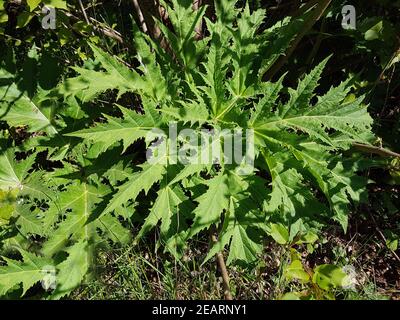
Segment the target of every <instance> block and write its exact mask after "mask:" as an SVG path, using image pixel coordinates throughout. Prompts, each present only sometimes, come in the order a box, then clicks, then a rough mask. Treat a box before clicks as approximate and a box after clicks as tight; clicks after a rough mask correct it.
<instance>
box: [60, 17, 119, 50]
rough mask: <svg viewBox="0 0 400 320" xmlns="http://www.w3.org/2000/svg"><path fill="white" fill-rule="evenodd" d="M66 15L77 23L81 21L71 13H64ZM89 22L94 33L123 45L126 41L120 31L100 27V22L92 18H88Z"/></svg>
mask: <svg viewBox="0 0 400 320" xmlns="http://www.w3.org/2000/svg"><path fill="white" fill-rule="evenodd" d="M64 14H65V15H66V16H67V17H68V18H70V19H72V20H75V21H79V20H81V19H80V18H78V17H76V16H74V15H73V14H71V13H69V12H64ZM88 20H89V24H90V25H91V26H92V27H93V28H94V31H96V32H98V33H101V34H103V35H105V36H106V37H109V38H112V39H114V40H116V41H118V42H119V43H121V44H123V43H124V39H123V38H122V36H121V34H120V33H119V32H118V31H116V30H114V29H111V28H109V27H107V28H105V27H102V26H100V22H98V21H97V20H95V19H93V18H91V17H90V18H89V17H88ZM90 22H91V23H90ZM94 24H95V25H94Z"/></svg>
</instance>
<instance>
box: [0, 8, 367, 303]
mask: <svg viewBox="0 0 400 320" xmlns="http://www.w3.org/2000/svg"><path fill="white" fill-rule="evenodd" d="M171 3H172V7H170V6H169V5H168V4H166V3H164V5H165V7H167V8H168V9H169V10H168V11H169V19H170V21H171V24H172V27H170V28H167V27H166V26H165V25H163V24H162V23H159V27H160V29H161V31H162V33H163V36H164V38H165V43H167V44H168V45H167V46H160V45H159V44H158V43H157V42H155V41H153V40H151V39H150V38H149V37H148V36H147V35H145V34H143V33H141V32H139V31H138V30H137V29H135V31H134V39H135V40H134V41H135V48H136V50H137V54H136V59H137V62H138V63H137V65H138V66H137V67H136V68H133V67H132V68H131V67H128V66H127V64H123V63H121V61H120V60H119V59H117V58H115V57H113V56H112V55H110V54H109V53H106V52H105V51H103V50H102V49H100V48H99V47H98V46H95V45H93V44H90V48H91V50H92V51H93V54H94V60H95V62H96V63H95V64H90V63H87V64H85V67H78V66H76V67H74V68H73V69H74V70H75V71H76V73H77V76H75V77H72V78H68V79H65V80H63V81H62V82H61V83H60V84H59V85H57V87H55V88H54V89H52V90H45V89H43V88H41V86H40V85H38V86H36V87H35V90H30V91H28V90H23V89H22V87H21V86H20V77H17V76H16V74H18V72H17V71H16V70H14V71H12V70H13V68H14V69H15V66H14V67H9V66H8V67H6V64H3V69H2V71H1V73H2V78H3V79H4V81H3V83H2V86H1V87H0V96H1V102H0V107H1V115H2V118H1V120H3V121H6V123H7V125H8V128H11V127H12V128H21V127H22V128H26V130H27V131H28V132H29V133H30V134H31V137H30V138H29V139H27V140H26V141H25V142H23V143H22V144H19V145H16V146H15V145H14V146H13V145H11V144H10V142H9V141H10V139H8V140H7V139H3V140H2V151H1V155H0V190H1V191H0V192H1V193H0V197H1V198H0V199H1V209H0V210H1V211H0V226H1V245H2V249H1V250H2V255H3V258H2V260H3V263H2V264H3V266H1V267H0V295H5V294H10V293H12V292H14V291H15V292H17V293H19V294H20V295H24V294H26V292H27V290H28V289H29V288H31V287H32V286H34V285H35V284H36V283H38V282H39V281H42V284H44V286H45V284H46V283H49V281H47V282H46V281H45V280H46V279H47V280H48V276H49V275H48V273H46V270H49V266H50V267H53V268H54V273H55V275H56V280H57V281H56V285H55V286H54V283H53V286H52V285H49V286H48V289H49V290H48V293H47V295H48V296H49V297H50V298H60V297H63V296H65V295H67V294H68V293H70V292H71V291H72V290H73V289H74V288H75V287H76V286H78V285H79V284H80V283H81V282H82V281H83V280H84V278H85V276H87V275H88V274H89V273H90V271H91V270H92V269H93V263H94V262H95V260H94V257H95V255H94V252H95V250H97V249H98V248H99V247H108V246H110V245H114V244H121V243H122V244H124V243H130V242H131V243H132V242H134V243H137V242H138V241H140V240H141V239H142V238H143V237H145V235H146V234H147V233H148V232H149V231H150V230H152V229H154V228H159V232H160V244H161V245H162V246H163V247H164V248H165V250H166V251H168V252H170V253H171V254H173V255H174V256H175V258H177V259H179V258H180V256H181V255H182V254H183V253H184V251H185V247H186V244H187V242H188V241H190V239H193V238H194V237H198V236H201V235H202V234H205V232H206V230H208V229H215V230H217V231H218V241H217V242H216V243H215V244H214V245H213V246H212V247H211V249H210V251H209V253H208V255H207V257H206V259H205V260H208V259H210V258H211V257H212V256H213V255H214V254H215V253H217V252H218V251H220V250H223V249H224V248H228V249H229V256H228V263H233V262H235V261H241V262H245V263H253V262H256V261H257V259H258V257H259V255H260V254H261V253H262V250H263V242H264V240H265V239H267V238H268V237H269V236H272V237H273V238H274V239H275V240H276V241H277V242H279V243H287V242H292V241H295V239H298V238H299V237H301V236H302V235H304V234H306V233H308V232H317V230H319V229H320V228H321V227H323V226H324V225H326V224H328V223H330V221H332V220H334V221H336V222H338V223H339V224H340V225H341V226H342V227H343V229H346V228H347V220H348V212H349V208H350V206H351V205H352V203H353V202H359V201H363V200H365V195H364V191H365V185H366V182H367V181H366V180H365V179H364V178H363V177H362V176H360V175H358V174H357V172H358V171H360V170H361V169H363V168H364V167H365V165H366V164H365V161H364V160H363V159H362V158H361V157H359V156H356V155H352V154H351V153H346V152H345V151H347V150H349V149H350V147H351V145H352V143H354V142H359V143H366V144H368V143H369V142H370V141H371V137H372V134H371V132H370V126H371V123H372V120H371V117H370V116H369V115H368V112H367V109H366V106H365V105H363V103H362V102H363V97H360V98H357V99H354V98H351V96H350V95H349V92H350V84H349V81H345V82H343V83H341V84H340V85H338V86H337V87H332V88H331V89H330V90H329V91H328V92H326V93H325V94H324V95H322V96H316V93H315V91H316V88H317V87H318V81H319V80H320V78H321V74H322V72H323V70H324V67H325V65H326V63H327V61H328V59H327V60H324V61H323V62H321V63H320V64H319V65H318V66H317V67H316V68H315V69H313V70H312V71H311V72H310V73H309V74H307V75H306V76H304V78H302V79H301V80H300V81H299V83H298V86H297V87H296V88H284V85H283V83H284V78H285V77H286V76H287V75H285V76H284V77H282V78H281V79H280V80H278V81H276V82H271V81H266V82H265V81H262V79H263V75H264V73H265V72H266V71H267V70H268V69H269V68H270V67H271V66H272V65H273V63H274V62H275V61H276V59H277V58H278V57H279V56H280V55H281V54H282V53H284V51H285V49H286V48H287V46H288V45H290V41H291V40H292V38H293V36H294V35H295V30H296V29H297V27H298V25H299V23H301V22H302V20H301V19H297V20H293V21H290V19H286V20H284V21H282V22H280V23H278V24H276V25H275V26H273V27H271V28H269V29H267V30H263V29H262V28H260V27H261V25H262V23H263V20H264V18H265V12H264V10H255V11H250V9H249V7H248V6H245V7H244V8H238V7H235V6H234V3H233V2H232V1H216V3H215V10H216V18H215V19H213V21H211V20H210V19H208V18H207V17H205V16H204V13H205V7H201V8H200V9H199V10H197V11H193V9H192V7H191V1H187V0H173V1H171ZM201 21H203V22H204V24H205V26H206V30H207V36H206V37H204V38H203V39H201V40H198V39H196V30H195V28H196V26H197V25H199V23H200V22H201ZM261 30H263V31H261ZM195 39H196V40H195ZM29 57H30V59H29V62H30V63H28V65H26V66H25V67H24V68H29V67H31V66H32V62H35V61H36V62H37V61H39V55H38V53H37V50H36V49H35V48H33V49H32V50H31V51H30V53H29ZM94 65H96V66H99V65H100V66H101V67H94ZM111 91H112V92H117V93H118V97H121V96H123V95H124V94H126V93H128V94H133V95H134V97H135V99H134V101H135V103H134V104H133V105H125V106H121V105H119V104H117V103H114V104H112V105H111V106H109V105H108V106H107V105H104V103H102V102H101V101H100V100H101V99H99V98H100V96H103V97H104V94H105V93H107V92H111ZM171 123H174V124H175V125H176V126H177V128H178V129H179V130H182V129H192V130H201V129H204V128H207V129H213V128H220V129H228V130H235V129H241V130H253V132H254V148H255V163H254V170H253V171H251V172H248V174H246V175H243V174H240V169H241V167H242V165H241V164H230V163H225V162H224V161H223V158H221V159H222V160H221V159H220V160H221V161H219V162H218V163H210V164H190V163H189V164H186V165H184V164H182V163H178V162H174V161H166V162H165V161H164V162H157V161H156V162H149V161H146V159H145V157H144V153H145V148H144V147H145V146H150V145H152V148H153V151H154V152H156V151H157V150H156V149H157V148H158V146H160V144H158V145H157V144H154V143H153V142H154V141H152V139H151V138H149V137H152V136H151V134H149V133H151V132H152V130H154V129H155V128H158V129H163V130H165V128H167V127H168V126H169V125H170V124H171ZM10 130H11V129H10ZM10 130H9V131H10ZM166 132H168V130H167V131H166ZM3 136H5V137H7V131H6V130H3ZM170 140H171V137H169V136H168V134H167V135H166V136H165V137H163V143H164V144H165V143H166V144H167V145H170V143H172V141H170ZM4 141H6V142H5V143H3V142H4ZM7 141H8V143H7ZM217 141H218V143H221V144H223V143H224V140H223V139H221V140H217ZM203 151H204V150H203ZM206 151H207V150H206ZM166 156H167V157H168V155H166ZM167 160H168V159H167ZM43 162H44V163H45V164H43ZM41 163H42V164H41ZM46 164H47V165H46ZM136 225H140V229H138V231H137V232H136V231H135V232H133V231H132V230H135V228H134V226H136ZM46 277H47V278H46ZM43 279H45V280H43ZM50 282H51V281H50ZM45 287H46V286H45Z"/></svg>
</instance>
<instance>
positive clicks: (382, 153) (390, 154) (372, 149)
mask: <svg viewBox="0 0 400 320" xmlns="http://www.w3.org/2000/svg"><path fill="white" fill-rule="evenodd" d="M353 147H355V148H356V149H358V150H360V151H363V152H368V153H373V154H377V155H380V156H382V157H396V158H400V154H399V153H397V152H394V151H390V150H387V149H385V148H380V147H374V146H370V145H367V144H362V143H353Z"/></svg>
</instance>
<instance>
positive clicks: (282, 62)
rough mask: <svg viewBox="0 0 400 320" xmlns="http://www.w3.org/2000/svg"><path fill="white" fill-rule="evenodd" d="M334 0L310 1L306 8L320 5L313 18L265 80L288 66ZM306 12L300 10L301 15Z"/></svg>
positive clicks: (264, 77)
mask: <svg viewBox="0 0 400 320" xmlns="http://www.w3.org/2000/svg"><path fill="white" fill-rule="evenodd" d="M331 1H332V0H322V1H319V2H318V1H310V2H309V3H307V4H306V5H305V6H307V8H308V7H312V6H313V5H315V4H316V2H317V3H318V4H317V6H316V8H315V9H314V11H313V14H312V15H311V17H310V18H309V19H308V21H306V23H305V24H304V26H303V29H302V30H301V31H300V32H299V33H298V34H297V36H296V38H295V39H294V40H293V42H292V45H291V46H290V47H289V49H288V50H287V51H286V54H285V55H284V56H281V57H280V58H279V59H278V60H277V62H276V63H275V64H274V65H273V66H272V67H271V68H270V69H269V70H268V71H267V72H266V73H265V74H264V76H263V79H264V80H270V79H272V78H273V77H274V76H275V74H276V73H277V72H278V71H279V70H280V69H281V68H282V67H283V66H284V65H285V64H286V62H287V61H288V59H289V58H290V56H291V55H292V54H293V52H294V50H295V49H296V47H297V46H298V45H299V43H300V41H301V40H302V39H303V38H304V36H305V35H306V34H307V33H308V32H309V31H310V30H311V28H312V27H313V25H314V24H315V23H316V22H317V21H318V20H319V19H320V18H321V17H322V15H323V14H324V12H325V10H326V9H327V8H328V6H329V4H330V3H331ZM302 10H304V7H302V8H300V11H299V14H300V13H301V12H302Z"/></svg>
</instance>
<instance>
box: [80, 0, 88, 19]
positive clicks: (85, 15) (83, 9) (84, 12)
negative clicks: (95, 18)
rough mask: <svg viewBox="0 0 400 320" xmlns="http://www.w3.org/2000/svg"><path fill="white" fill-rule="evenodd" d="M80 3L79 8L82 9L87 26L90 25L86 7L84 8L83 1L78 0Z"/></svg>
mask: <svg viewBox="0 0 400 320" xmlns="http://www.w3.org/2000/svg"><path fill="white" fill-rule="evenodd" d="M78 2H79V6H80V7H81V10H82V13H83V16H84V17H85V21H86V23H87V24H90V21H89V19H88V16H87V14H86V10H85V7H84V6H83V3H82V0H78Z"/></svg>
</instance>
